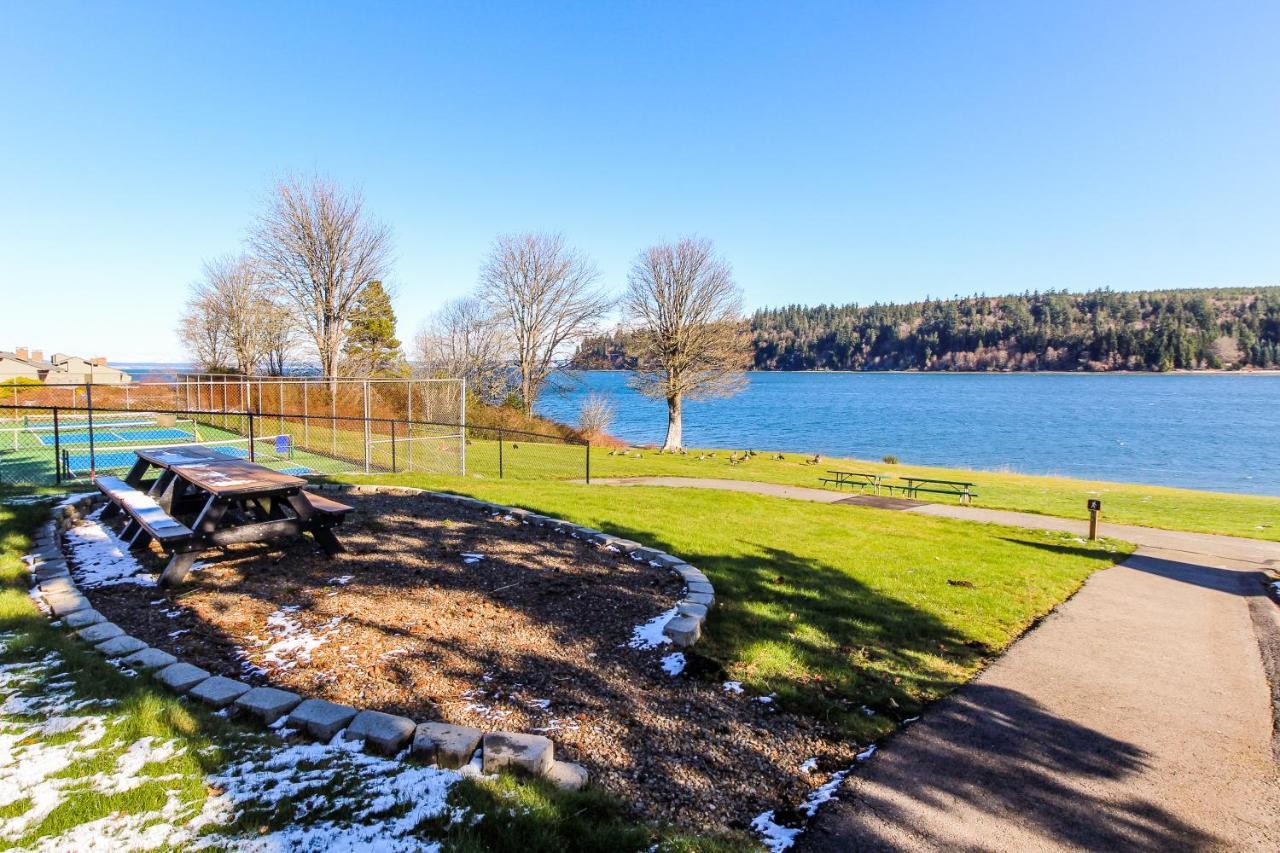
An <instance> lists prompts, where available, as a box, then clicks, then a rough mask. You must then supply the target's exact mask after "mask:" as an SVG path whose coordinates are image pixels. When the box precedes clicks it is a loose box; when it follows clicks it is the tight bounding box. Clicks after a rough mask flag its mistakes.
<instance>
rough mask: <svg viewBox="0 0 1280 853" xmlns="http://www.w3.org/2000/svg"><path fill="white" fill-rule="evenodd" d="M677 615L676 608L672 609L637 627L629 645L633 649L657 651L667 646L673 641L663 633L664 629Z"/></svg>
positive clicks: (632, 630)
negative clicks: (660, 647)
mask: <svg viewBox="0 0 1280 853" xmlns="http://www.w3.org/2000/svg"><path fill="white" fill-rule="evenodd" d="M675 615H676V608H674V607H673V608H671V609H670V610H667V611H665V612H663V613H660V614H659V615H657V616H655V617H653V618H652V619H650V620H649V621H648V622H646V623H644V624H643V625H637V626H636V627H634V628H632V629H631V639H630V640H629V641H628V642H627V645H628V646H630V647H631V648H633V649H656V648H658V647H659V646H665V645H666V644H668V643H670V642H671V640H669V639H668V638H667V635H666V634H664V633H662V629H663V628H664V627H665V626H666V624H667V623H668V622H670V621H671V620H672V619H673V618H675Z"/></svg>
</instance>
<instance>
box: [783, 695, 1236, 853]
mask: <svg viewBox="0 0 1280 853" xmlns="http://www.w3.org/2000/svg"><path fill="white" fill-rule="evenodd" d="M1148 759H1149V756H1148V755H1147V753H1146V752H1144V751H1143V750H1142V749H1140V748H1138V747H1137V746H1134V745H1133V744H1130V743H1128V742H1126V741H1123V740H1118V739H1116V738H1112V737H1109V736H1107V735H1105V734H1103V733H1101V732H1099V731H1096V730H1094V729H1090V728H1088V727H1086V726H1082V725H1079V724H1078V723H1075V722H1072V721H1071V720H1067V719H1064V718H1062V717H1060V716H1058V715H1056V714H1053V713H1050V712H1049V711H1047V710H1045V709H1044V707H1042V706H1041V705H1040V704H1038V703H1037V702H1036V701H1035V700H1034V699H1032V698H1031V697H1030V696H1027V695H1026V694H1024V693H1021V692H1019V691H1016V690H1009V689H1006V688H1001V687H994V686H990V685H984V684H971V685H968V686H966V687H964V688H961V689H960V690H959V691H957V692H956V693H955V694H954V695H953V696H951V697H950V698H948V699H947V700H945V701H943V702H940V703H939V704H938V705H937V706H935V707H934V709H933V710H932V711H930V713H929V716H928V718H927V720H926V721H925V722H923V723H920V724H918V726H917V727H916V728H913V729H911V730H909V731H908V733H906V734H905V735H903V736H902V737H901V738H900V739H897V740H895V741H894V742H893V743H892V744H890V745H889V746H888V747H887V748H886V750H885V752H884V753H883V754H882V755H881V756H879V757H878V758H877V760H876V761H875V762H874V763H872V764H870V765H868V766H867V767H866V768H865V769H864V770H862V771H861V772H859V773H858V774H857V775H856V776H854V777H853V778H851V780H850V781H849V783H847V786H846V788H845V791H844V792H843V793H842V795H841V797H840V800H839V801H838V802H837V803H835V804H833V805H832V807H831V808H829V809H827V810H825V811H824V812H823V813H822V814H821V815H820V816H819V818H818V820H817V821H816V822H815V825H814V826H813V827H811V828H810V830H809V832H807V833H806V834H805V836H804V837H803V838H802V839H801V842H800V844H799V845H798V847H797V848H796V849H797V850H801V851H832V853H834V851H846V850H897V849H901V847H902V845H903V844H904V843H909V844H911V845H912V846H918V847H920V848H922V849H957V848H963V847H965V845H966V839H975V838H977V839H982V840H983V842H991V843H993V844H1000V845H1001V846H1004V845H1009V844H1015V845H1016V844H1017V842H1016V841H1015V840H1013V839H1009V838H1008V837H1007V836H1004V837H1003V842H998V841H997V839H998V838H1001V837H1002V836H1000V835H999V833H1000V831H1001V830H1002V829H1003V828H1007V826H1008V825H1009V824H1014V825H1016V826H1017V827H1018V828H1021V829H1025V830H1029V831H1030V832H1031V833H1032V834H1033V835H1035V836H1038V837H1040V838H1042V839H1044V840H1045V843H1046V844H1053V845H1054V846H1065V847H1069V848H1073V849H1086V850H1151V851H1165V850H1192V849H1203V848H1207V847H1210V846H1214V845H1216V844H1218V843H1220V842H1219V841H1218V839H1215V838H1213V837H1211V836H1209V835H1206V834H1205V833H1203V832H1202V831H1200V830H1199V829H1197V828H1195V827H1193V826H1191V825H1190V824H1188V823H1186V822H1185V821H1183V820H1181V819H1180V818H1179V817H1178V816H1177V815H1175V814H1174V813H1172V812H1171V811H1169V810H1168V809H1166V808H1165V807H1164V806H1163V805H1161V804H1160V803H1158V802H1155V801H1153V800H1150V799H1145V798H1143V797H1139V796H1136V795H1117V794H1118V792H1117V791H1116V789H1115V788H1114V787H1111V786H1109V788H1110V792H1111V794H1112V795H1110V796H1108V795H1107V794H1106V793H1095V791H1096V786H1097V783H1098V782H1123V781H1124V780H1125V779H1126V778H1128V777H1130V776H1133V775H1134V774H1136V773H1139V772H1141V771H1143V770H1144V769H1146V768H1147V766H1148ZM1091 789H1092V790H1091ZM959 806H963V808H964V809H965V811H960V810H959V808H958V807H959ZM970 809H971V810H973V813H968V810H970ZM948 813H950V815H949V814H948ZM984 819H989V820H990V824H988V825H984V824H980V823H979V824H977V825H975V823H974V821H982V820H984ZM952 821H954V823H952ZM984 846H985V844H984Z"/></svg>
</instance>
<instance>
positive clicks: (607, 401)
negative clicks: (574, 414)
mask: <svg viewBox="0 0 1280 853" xmlns="http://www.w3.org/2000/svg"><path fill="white" fill-rule="evenodd" d="M617 411H618V409H617V407H616V406H615V405H614V403H613V399H612V398H610V397H608V396H607V395H605V394H600V393H598V392H595V391H592V392H591V393H590V394H588V395H587V397H586V399H585V400H583V401H582V408H581V409H579V410H578V432H580V433H582V434H583V435H585V436H589V437H598V436H603V435H605V434H606V433H607V432H608V431H609V427H611V426H612V425H613V418H614V415H616V414H617Z"/></svg>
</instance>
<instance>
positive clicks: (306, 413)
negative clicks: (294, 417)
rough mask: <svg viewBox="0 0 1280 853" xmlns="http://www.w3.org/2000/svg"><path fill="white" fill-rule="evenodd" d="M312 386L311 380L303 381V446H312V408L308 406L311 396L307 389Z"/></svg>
mask: <svg viewBox="0 0 1280 853" xmlns="http://www.w3.org/2000/svg"><path fill="white" fill-rule="evenodd" d="M310 387H311V383H310V382H303V383H302V446H303V447H310V446H311V415H310V410H309V409H308V408H307V397H309V396H310V395H309V394H308V393H307V389H308V388H310Z"/></svg>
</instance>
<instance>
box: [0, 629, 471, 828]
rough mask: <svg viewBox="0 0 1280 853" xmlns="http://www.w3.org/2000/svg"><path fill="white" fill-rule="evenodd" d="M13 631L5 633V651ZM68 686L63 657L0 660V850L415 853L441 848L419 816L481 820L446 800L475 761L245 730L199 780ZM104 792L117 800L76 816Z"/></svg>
mask: <svg viewBox="0 0 1280 853" xmlns="http://www.w3.org/2000/svg"><path fill="white" fill-rule="evenodd" d="M12 636H13V635H5V634H0V653H3V652H4V651H5V650H6V646H7V644H8V643H7V641H8V640H9V639H11V638H12ZM73 684H74V682H73V681H72V680H71V679H70V678H69V676H68V673H67V671H66V664H65V662H64V661H63V660H62V659H61V658H60V657H59V656H58V655H57V654H53V653H51V654H48V655H45V656H44V657H41V658H37V659H34V660H30V661H22V662H16V663H5V664H0V809H3V810H4V812H5V818H4V820H0V847H8V846H10V845H17V844H20V845H22V846H23V848H24V849H28V850H35V851H65V850H77V851H80V850H84V851H113V853H114V851H132V850H146V849H154V848H157V847H165V848H181V849H187V848H191V849H207V848H216V849H228V850H238V851H253V852H254V853H267V851H280V850H289V851H329V850H336V851H355V850H370V849H373V850H379V851H391V853H417V851H434V850H438V849H439V845H438V844H437V843H436V842H435V841H433V840H431V839H430V838H425V837H422V836H421V832H420V831H419V827H420V825H422V824H423V822H424V821H427V820H435V821H437V822H440V823H444V824H447V825H453V824H456V823H458V822H464V821H475V820H479V819H480V816H479V815H477V814H474V813H472V812H469V811H468V810H467V809H464V808H460V807H455V806H451V805H449V803H448V802H447V798H448V795H449V792H450V790H451V788H452V787H453V785H454V784H456V783H457V782H458V781H460V780H461V779H463V778H466V777H474V776H478V775H480V774H479V770H478V768H476V767H467V768H463V769H462V770H461V771H453V770H441V769H439V768H436V767H424V766H421V765H413V764H406V763H402V762H398V761H395V760H391V759H385V758H380V757H375V756H371V755H365V754H364V753H362V752H360V749H359V744H358V743H357V742H354V741H345V740H343V738H342V735H341V734H339V735H338V736H337V737H336V738H335V739H334V740H333V742H331V743H328V744H312V743H297V744H283V745H282V744H281V742H280V741H278V740H277V739H276V738H275V736H273V735H270V734H266V733H260V732H250V733H246V734H245V735H243V736H241V737H239V738H238V739H236V740H234V741H233V742H232V743H230V744H228V745H226V746H225V747H224V749H229V750H231V751H232V752H233V755H234V757H233V758H232V759H231V760H230V761H228V762H227V763H226V764H224V765H223V766H221V767H220V768H219V769H217V770H215V771H214V772H212V773H210V774H208V775H204V774H203V773H201V772H200V771H199V769H198V766H196V765H193V764H192V763H191V759H190V758H184V756H185V754H186V753H187V752H188V750H187V747H186V746H185V745H184V744H183V743H181V742H179V741H176V740H166V739H163V738H156V737H154V736H144V737H140V738H133V737H129V736H125V737H121V735H122V734H124V733H125V732H127V731H129V730H130V729H132V728H133V726H134V723H133V721H132V719H131V717H129V716H128V715H127V714H126V713H125V712H124V711H120V710H106V708H109V707H110V706H112V705H114V704H115V703H114V702H112V701H111V700H97V699H85V698H78V697H77V695H76V693H75V692H74V687H73ZM104 706H106V707H104ZM197 751H198V752H199V753H200V754H202V755H205V754H209V753H211V752H214V751H216V747H213V746H208V747H205V748H203V749H199V750H197ZM166 763H168V764H167V765H166ZM86 767H89V768H101V769H100V770H99V772H97V773H93V772H86ZM193 767H197V769H195V771H194V776H195V779H194V781H195V782H196V784H194V785H193V784H192V782H193V779H192V776H193V770H192V768H193ZM166 770H169V771H174V770H185V772H164V771H166ZM144 785H147V786H149V787H148V790H147V791H146V792H145V793H146V796H141V794H143V793H144V792H143V791H141V790H138V789H141V788H142V786H144ZM150 786H158V791H159V794H160V796H159V797H158V798H157V797H156V796H155V795H154V793H153V791H152V790H151V788H150ZM193 790H194V791H196V792H198V793H197V794H196V795H195V796H194V797H193V796H192V791H193ZM135 791H137V796H132V797H131V794H132V792H135ZM102 797H112V798H113V799H112V800H110V801H107V802H106V803H104V804H103V806H102V807H101V809H100V810H99V811H96V812H95V811H94V810H93V809H92V808H90V809H89V811H88V813H87V814H85V816H84V817H82V818H80V819H79V820H78V821H77V820H76V818H75V815H76V814H77V813H78V812H80V811H83V809H84V804H85V803H86V802H93V801H94V798H99V801H101V800H100V798H102ZM122 797H123V798H124V799H121V798H122ZM55 812H56V813H57V814H56V815H55ZM58 815H61V817H60V818H58V819H56V820H55V819H53V818H51V816H54V817H57V816H58ZM260 826H265V827H268V829H267V831H266V832H261V831H259V827H260ZM245 833H248V834H245Z"/></svg>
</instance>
